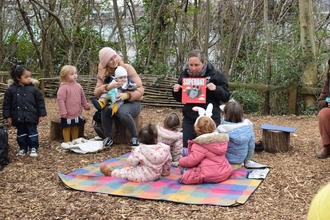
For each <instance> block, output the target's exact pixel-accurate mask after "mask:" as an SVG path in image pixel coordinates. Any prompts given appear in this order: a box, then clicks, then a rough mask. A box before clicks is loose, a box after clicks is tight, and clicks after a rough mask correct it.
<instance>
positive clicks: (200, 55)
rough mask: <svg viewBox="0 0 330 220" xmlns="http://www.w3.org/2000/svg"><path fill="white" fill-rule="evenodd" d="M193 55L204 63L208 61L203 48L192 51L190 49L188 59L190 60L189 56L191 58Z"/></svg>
mask: <svg viewBox="0 0 330 220" xmlns="http://www.w3.org/2000/svg"><path fill="white" fill-rule="evenodd" d="M191 57H198V58H199V60H200V61H201V62H202V63H205V61H206V57H205V54H204V52H203V51H201V50H192V51H190V52H189V54H188V60H189V58H191Z"/></svg>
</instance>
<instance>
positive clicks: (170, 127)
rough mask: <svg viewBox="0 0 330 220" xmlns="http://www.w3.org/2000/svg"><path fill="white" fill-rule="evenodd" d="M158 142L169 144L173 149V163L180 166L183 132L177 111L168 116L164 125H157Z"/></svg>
mask: <svg viewBox="0 0 330 220" xmlns="http://www.w3.org/2000/svg"><path fill="white" fill-rule="evenodd" d="M157 130H158V142H161V143H164V144H167V145H169V146H170V149H171V156H172V165H173V166H178V164H179V159H180V158H181V157H182V156H181V152H182V132H181V123H180V118H179V116H178V114H176V113H175V112H173V113H170V114H169V115H167V116H166V118H165V120H164V122H163V125H161V124H158V125H157Z"/></svg>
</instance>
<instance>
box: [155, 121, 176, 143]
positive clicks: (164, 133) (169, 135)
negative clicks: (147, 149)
mask: <svg viewBox="0 0 330 220" xmlns="http://www.w3.org/2000/svg"><path fill="white" fill-rule="evenodd" d="M156 127H157V130H158V136H160V137H162V138H166V139H170V140H177V139H179V138H181V137H182V132H181V131H171V130H168V129H166V128H164V127H163V126H162V125H160V124H157V125H156Z"/></svg>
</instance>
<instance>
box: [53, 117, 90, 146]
mask: <svg viewBox="0 0 330 220" xmlns="http://www.w3.org/2000/svg"><path fill="white" fill-rule="evenodd" d="M82 119H83V121H84V123H83V125H81V126H79V133H78V137H84V133H85V132H84V131H85V128H84V127H85V124H86V118H85V117H84V116H82ZM62 131H63V128H62V126H61V119H60V117H53V118H51V120H50V131H49V138H50V140H57V141H63V140H64V139H63V132H62Z"/></svg>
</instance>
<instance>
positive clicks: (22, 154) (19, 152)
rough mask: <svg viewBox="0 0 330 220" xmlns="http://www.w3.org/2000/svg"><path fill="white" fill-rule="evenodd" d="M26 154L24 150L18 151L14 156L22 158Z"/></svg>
mask: <svg viewBox="0 0 330 220" xmlns="http://www.w3.org/2000/svg"><path fill="white" fill-rule="evenodd" d="M25 154H26V152H25V150H23V149H22V150H20V151H18V153H17V154H16V156H24V155H25Z"/></svg>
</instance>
